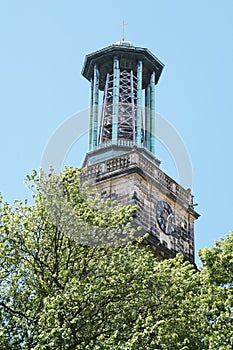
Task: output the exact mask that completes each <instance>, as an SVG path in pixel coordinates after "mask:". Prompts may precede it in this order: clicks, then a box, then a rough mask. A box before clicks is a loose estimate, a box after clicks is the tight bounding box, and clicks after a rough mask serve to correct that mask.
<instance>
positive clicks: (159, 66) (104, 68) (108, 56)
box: [82, 40, 164, 91]
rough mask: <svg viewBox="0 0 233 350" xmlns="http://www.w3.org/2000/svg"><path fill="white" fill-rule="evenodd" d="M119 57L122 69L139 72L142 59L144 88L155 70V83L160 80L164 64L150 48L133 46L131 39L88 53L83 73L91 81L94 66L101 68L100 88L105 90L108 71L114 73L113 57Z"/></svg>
mask: <svg viewBox="0 0 233 350" xmlns="http://www.w3.org/2000/svg"><path fill="white" fill-rule="evenodd" d="M115 56H117V57H118V58H119V68H120V70H124V69H126V70H133V72H134V73H135V75H136V74H137V64H138V61H139V60H141V61H142V66H143V70H142V89H144V88H145V87H146V86H147V85H148V84H149V81H150V76H151V73H152V72H155V84H157V82H158V81H159V78H160V75H161V73H162V70H163V67H164V64H163V63H162V62H161V61H160V60H159V59H158V58H157V57H156V56H154V55H153V54H152V53H151V52H150V51H149V50H148V49H146V48H141V47H136V46H133V45H132V43H131V42H129V41H123V40H121V41H119V42H116V43H114V44H112V45H109V46H107V47H105V48H103V49H100V50H98V51H95V52H93V53H90V54H88V55H86V57H85V62H84V66H83V70H82V75H83V76H84V77H85V78H86V79H87V80H89V81H91V79H92V77H93V71H94V66H95V65H97V66H98V69H99V89H100V90H102V91H103V90H104V88H105V82H106V76H107V73H113V65H112V62H113V59H114V57H115Z"/></svg>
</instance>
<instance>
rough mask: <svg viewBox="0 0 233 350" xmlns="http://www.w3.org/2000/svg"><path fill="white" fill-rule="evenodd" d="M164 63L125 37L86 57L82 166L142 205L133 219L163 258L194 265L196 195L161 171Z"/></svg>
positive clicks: (101, 187)
mask: <svg viewBox="0 0 233 350" xmlns="http://www.w3.org/2000/svg"><path fill="white" fill-rule="evenodd" d="M163 67H164V65H163V64H162V63H161V62H160V61H159V60H158V59H157V58H156V57H155V56H154V55H153V54H152V53H151V52H150V51H149V50H148V49H146V48H140V47H135V46H133V45H132V44H131V43H130V42H126V41H124V40H123V41H120V42H118V43H115V44H113V45H110V46H108V47H106V48H103V49H101V50H99V51H96V52H94V53H91V54H89V55H87V56H86V58H85V63H84V67H83V71H82V74H83V76H84V77H85V78H86V79H87V80H89V81H90V84H91V94H90V124H89V151H88V153H87V154H86V157H85V160H84V164H83V166H85V167H87V174H88V177H89V179H91V178H92V179H93V182H94V185H95V187H96V188H97V190H98V191H99V192H100V193H101V195H102V196H103V197H107V198H111V199H117V200H118V201H120V202H121V203H123V204H129V203H131V204H136V205H137V208H138V209H137V212H136V213H135V220H136V222H137V224H139V225H141V226H142V227H143V230H144V231H145V232H149V234H150V235H149V238H148V243H149V244H150V245H151V248H152V249H153V251H154V254H155V255H156V256H158V257H161V258H169V257H174V256H175V254H176V253H178V252H181V253H183V254H184V256H185V258H186V259H187V260H189V261H191V262H194V220H195V219H197V218H198V216H199V215H198V214H197V213H196V212H195V210H194V208H193V196H192V194H191V192H190V190H189V189H184V188H183V187H182V186H180V185H179V184H178V183H177V182H176V181H174V180H173V179H172V178H170V177H169V176H168V175H166V174H165V173H164V172H163V171H162V170H161V169H160V161H159V160H158V159H157V158H156V152H155V131H156V125H155V85H156V84H157V83H158V81H159V78H160V75H161V72H162V70H163Z"/></svg>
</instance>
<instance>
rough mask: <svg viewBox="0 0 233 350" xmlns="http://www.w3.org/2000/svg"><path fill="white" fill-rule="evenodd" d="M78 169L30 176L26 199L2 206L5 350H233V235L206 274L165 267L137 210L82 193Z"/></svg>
mask: <svg viewBox="0 0 233 350" xmlns="http://www.w3.org/2000/svg"><path fill="white" fill-rule="evenodd" d="M79 175H80V174H79V172H78V170H77V169H73V168H66V169H65V170H64V172H63V173H62V174H59V175H56V174H54V173H51V174H50V175H49V176H46V175H43V176H38V175H37V174H36V172H33V173H32V175H30V176H27V181H28V183H29V184H30V186H31V187H32V189H33V190H34V191H35V194H34V202H33V204H32V205H29V204H27V201H25V202H21V201H15V203H14V205H12V206H11V205H9V204H8V203H6V202H4V201H3V200H2V199H1V204H0V348H1V349H3V350H4V349H12V350H14V349H41V350H45V349H46V350H48V349H61V350H62V349H70V350H71V349H74V350H79V349H80V350H84V349H86V350H91V349H93V350H97V349H101V350H102V349H116V350H118V349H119V350H120V349H122V350H123V349H124V350H127V349H128V350H130V349H164V350H191V349H193V350H194V349H195V350H199V349H200V350H202V349H203V350H204V349H216V350H217V349H218V350H219V349H220V350H221V349H222V350H223V349H224V350H228V349H229V350H230V349H232V344H233V318H232V307H233V299H232V297H233V294H232V283H233V234H232V233H231V234H229V235H228V236H227V237H226V239H221V240H219V241H218V242H216V243H215V245H214V247H213V248H208V249H204V250H202V251H201V252H200V253H199V254H200V259H201V261H202V267H201V269H200V271H198V272H197V270H196V268H195V267H194V266H193V265H192V264H191V263H189V262H187V261H184V259H183V256H182V255H180V254H178V255H177V256H176V257H175V258H174V259H169V260H164V261H159V260H157V259H156V258H155V257H154V256H153V254H152V252H151V250H150V248H149V246H146V245H144V244H142V239H143V238H142V237H140V231H137V229H135V228H133V227H132V225H131V221H130V220H131V219H130V218H131V214H132V212H133V210H135V208H134V207H131V206H122V205H119V204H115V203H112V202H111V201H109V200H103V199H101V198H100V196H99V195H98V194H97V193H94V192H91V191H90V190H89V189H88V187H87V186H85V185H82V186H81V185H80V176H79Z"/></svg>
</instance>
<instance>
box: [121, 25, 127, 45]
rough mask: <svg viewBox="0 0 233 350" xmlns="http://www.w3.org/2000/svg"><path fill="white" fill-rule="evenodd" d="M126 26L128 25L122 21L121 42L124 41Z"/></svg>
mask: <svg viewBox="0 0 233 350" xmlns="http://www.w3.org/2000/svg"><path fill="white" fill-rule="evenodd" d="M127 25H128V23H126V22H125V21H123V22H122V24H121V27H122V38H121V40H122V41H125V26H127Z"/></svg>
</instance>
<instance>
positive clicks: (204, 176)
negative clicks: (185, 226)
mask: <svg viewBox="0 0 233 350" xmlns="http://www.w3.org/2000/svg"><path fill="white" fill-rule="evenodd" d="M122 20H125V21H126V22H127V23H128V26H127V27H126V33H125V36H126V39H127V40H130V41H131V42H132V43H133V44H134V45H135V46H141V47H147V48H148V49H149V50H150V51H152V52H153V53H154V54H155V55H156V56H157V57H158V58H159V59H160V60H161V61H162V62H163V63H164V64H165V69H164V71H163V73H162V76H161V79H160V82H159V84H158V86H157V87H156V107H157V111H158V112H159V113H161V114H162V115H163V116H164V117H165V118H166V119H167V120H169V121H170V122H171V123H172V124H173V126H174V127H175V129H176V130H177V131H178V132H179V134H180V135H181V137H182V139H183V141H184V143H185V145H186V147H187V149H188V151H189V154H190V158H191V161H192V166H193V174H194V178H193V190H192V191H193V193H194V195H195V202H197V203H198V204H199V205H198V207H197V210H198V211H199V212H200V214H201V217H200V219H199V220H198V222H196V229H195V232H196V248H197V249H199V248H203V247H205V246H212V245H213V242H214V240H215V239H218V238H219V237H221V236H222V237H224V235H225V234H227V233H229V232H230V231H231V229H233V215H232V209H233V205H232V198H233V186H232V174H233V164H232V130H233V88H232V85H233V83H232V82H233V67H232V65H233V42H232V38H233V2H232V1H230V0H222V1H221V2H220V1H217V0H212V1H211V0H205V1H203V0H202V1H201V0H196V1H187V0H177V1H173V0H160V1H157V0H147V1H144V2H141V1H132V0H129V1H122V0H118V1H115V2H113V1H110V0H109V1H103V0H99V1H77V0H33V1H32V0H20V1H18V0H5V1H1V2H0V43H1V55H0V99H1V103H0V115H1V138H0V149H1V173H0V188H1V192H2V194H3V196H4V199H5V200H7V201H9V202H12V201H13V199H15V198H21V199H22V198H25V197H29V196H30V193H29V191H28V190H27V189H25V187H24V184H23V179H24V177H25V175H26V174H27V173H30V172H31V170H32V169H33V168H36V169H38V168H39V166H40V161H41V156H42V153H43V150H44V147H45V146H46V144H47V142H48V140H49V138H50V136H51V134H52V133H53V132H54V130H56V128H57V127H58V126H59V125H60V124H61V123H62V122H63V121H64V120H65V119H66V118H68V117H69V116H71V115H72V114H74V113H76V112H79V111H81V110H83V109H86V108H88V107H89V83H88V82H87V81H86V80H85V79H84V78H83V77H82V76H81V69H82V65H83V62H84V56H85V54H87V53H90V52H92V51H95V50H98V49H100V48H102V47H105V46H107V45H109V44H112V43H114V42H116V41H118V40H119V39H120V37H121V29H120V23H121V22H122ZM84 153H85V145H84V147H79V148H78V151H77V155H76V157H75V152H73V153H72V157H71V156H70V157H69V156H68V158H67V160H66V164H70V163H72V165H75V166H80V162H81V160H82V158H83V155H84ZM158 157H159V158H160V159H161V161H162V168H163V169H164V170H165V171H166V172H167V173H168V174H169V175H171V176H174V177H175V176H176V175H175V174H174V166H173V165H172V164H169V162H167V163H166V162H164V164H163V159H162V158H163V152H162V153H161V154H158ZM164 158H166V156H164Z"/></svg>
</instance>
